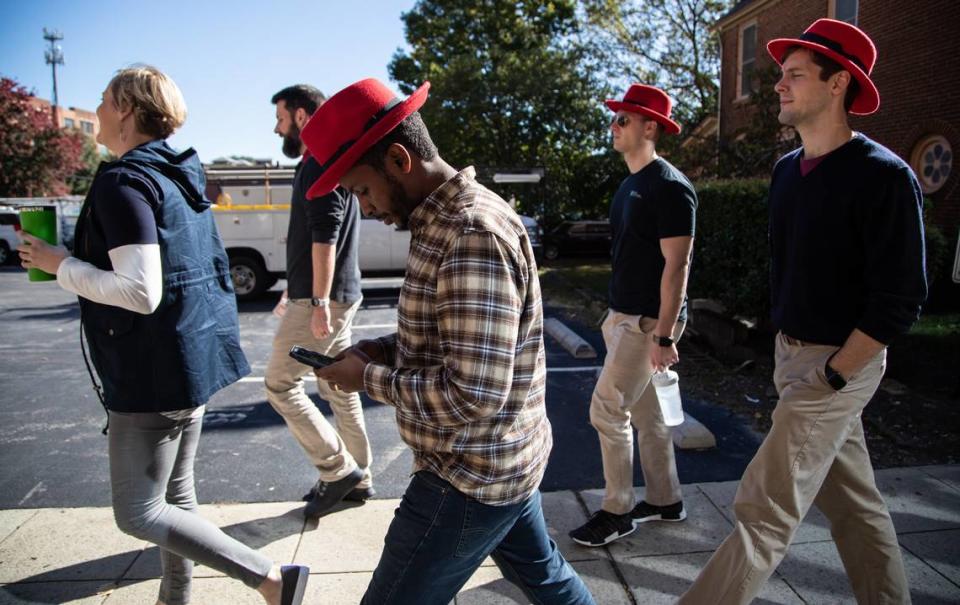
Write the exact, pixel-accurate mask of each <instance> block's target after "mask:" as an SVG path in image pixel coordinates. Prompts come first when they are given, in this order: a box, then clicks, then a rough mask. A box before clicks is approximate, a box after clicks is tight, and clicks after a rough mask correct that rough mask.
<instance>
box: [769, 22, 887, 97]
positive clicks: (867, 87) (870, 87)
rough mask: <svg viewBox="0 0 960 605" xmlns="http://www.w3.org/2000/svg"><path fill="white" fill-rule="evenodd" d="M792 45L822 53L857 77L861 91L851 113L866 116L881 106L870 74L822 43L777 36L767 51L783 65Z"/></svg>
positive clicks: (878, 94) (778, 63) (878, 93)
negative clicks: (784, 56)
mask: <svg viewBox="0 0 960 605" xmlns="http://www.w3.org/2000/svg"><path fill="white" fill-rule="evenodd" d="M791 46H801V47H803V48H807V49H810V50H812V51H813V52H816V53H820V54H821V55H823V56H825V57H828V58H830V59H832V60H834V61H836V62H837V64H839V65H840V67H842V68H843V69H845V70H847V71H849V72H850V75H852V76H853V77H854V78H856V80H857V82H858V83H859V84H860V92H859V94H857V98H856V99H854V100H853V104H852V105H851V106H850V113H852V114H853V115H856V116H866V115H870V114H871V113H873V112H875V111H876V110H877V109H879V108H880V92H879V91H878V90H877V87H876V86H875V85H874V83H873V80H871V79H870V76H868V75H867V73H866V72H865V71H863V70H862V69H861V68H860V66H859V65H857V64H856V63H854V62H853V61H851V60H850V59H848V58H847V57H844V56H843V55H841V54H840V53H838V52H836V51H834V50H831V49H829V48H827V47H826V46H823V45H822V44H817V43H816V42H810V41H808V40H797V39H796V38H777V39H776V40H771V41H770V42H767V52H768V53H770V56H771V57H773V60H774V61H776V62H777V65H782V63H781V60H782V59H783V53H785V52H787V49H788V48H790V47H791Z"/></svg>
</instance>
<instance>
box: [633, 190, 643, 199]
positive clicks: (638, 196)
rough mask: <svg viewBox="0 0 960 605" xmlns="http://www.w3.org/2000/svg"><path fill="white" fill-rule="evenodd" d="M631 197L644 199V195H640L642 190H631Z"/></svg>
mask: <svg viewBox="0 0 960 605" xmlns="http://www.w3.org/2000/svg"><path fill="white" fill-rule="evenodd" d="M630 197H635V198H637V199H638V200H642V199H643V196H642V195H640V192H639V191H631V192H630Z"/></svg>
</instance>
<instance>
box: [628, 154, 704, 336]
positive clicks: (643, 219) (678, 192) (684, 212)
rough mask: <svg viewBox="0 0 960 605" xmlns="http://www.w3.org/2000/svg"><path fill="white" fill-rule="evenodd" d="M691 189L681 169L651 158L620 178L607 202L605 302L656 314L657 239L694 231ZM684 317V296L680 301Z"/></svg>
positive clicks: (634, 312)
mask: <svg viewBox="0 0 960 605" xmlns="http://www.w3.org/2000/svg"><path fill="white" fill-rule="evenodd" d="M696 211H697V194H696V193H695V192H694V190H693V185H692V184H691V183H690V181H689V180H688V179H687V177H685V176H684V175H683V173H682V172H680V171H679V170H677V169H676V168H674V167H673V166H672V165H671V164H670V163H669V162H667V161H666V160H664V159H663V158H657V159H656V160H654V161H652V162H650V163H649V164H647V165H646V166H644V167H643V168H642V169H641V170H640V171H639V172H635V173H633V174H631V175H630V176H628V177H627V178H625V179H624V180H623V183H621V184H620V189H619V190H617V194H616V195H615V196H614V198H613V204H611V205H610V229H611V231H612V235H613V247H612V254H613V272H612V274H611V277H610V307H611V308H612V309H613V310H615V311H619V312H621V313H627V314H629V315H643V316H645V317H658V316H659V315H660V280H661V277H662V276H663V267H664V259H663V253H662V252H661V251H660V240H661V239H664V238H668V237H679V236H685V235H689V236H692V235H693V234H694V230H695V226H696ZM686 318H687V301H686V299H684V301H683V303H682V304H681V306H680V317H679V319H680V320H681V321H686Z"/></svg>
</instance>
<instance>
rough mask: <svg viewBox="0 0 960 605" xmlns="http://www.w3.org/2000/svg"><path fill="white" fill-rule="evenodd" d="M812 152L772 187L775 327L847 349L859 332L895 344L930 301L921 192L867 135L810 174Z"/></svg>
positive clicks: (794, 158)
mask: <svg viewBox="0 0 960 605" xmlns="http://www.w3.org/2000/svg"><path fill="white" fill-rule="evenodd" d="M802 157H803V149H802V148H801V149H797V150H796V151H793V152H791V153H788V154H787V155H785V156H784V157H782V158H780V161H779V162H777V165H776V167H775V168H774V169H773V180H772V182H771V184H770V248H771V267H770V268H771V271H770V282H771V283H770V286H771V288H770V291H771V296H772V303H773V309H772V313H773V323H774V325H775V326H776V327H777V328H779V329H780V330H782V331H783V332H784V333H785V334H788V335H790V336H792V337H794V338H798V339H800V340H805V341H809V342H814V343H820V344H828V345H836V346H840V345H843V343H844V342H845V341H846V339H847V337H848V336H849V335H850V333H851V332H852V331H853V330H854V328H858V329H860V330H861V331H862V332H864V333H866V334H867V335H868V336H870V337H871V338H873V339H875V340H877V341H879V342H882V343H889V342H890V340H891V339H893V338H894V337H895V336H897V335H898V334H901V333H903V332H906V331H907V330H908V329H909V328H910V326H911V324H912V323H913V322H914V321H916V319H917V316H918V315H919V313H920V305H921V303H922V302H923V301H924V299H925V298H926V295H927V283H926V277H925V264H926V261H925V258H924V244H923V221H922V214H921V213H922V203H923V201H922V197H921V192H920V185H919V184H918V183H917V179H916V176H915V175H914V174H913V171H912V170H910V167H909V166H907V164H906V163H904V161H903V160H901V159H900V158H899V157H897V156H896V155H894V154H893V153H892V152H891V151H890V150H889V149H887V148H886V147H884V146H882V145H880V144H878V143H876V142H874V141H872V140H870V139H868V138H867V137H865V136H863V135H862V134H859V133H858V134H857V135H856V136H855V137H854V138H853V139H851V140H850V141H849V142H847V143H845V144H844V145H842V146H841V147H839V148H837V149H836V150H834V151H833V152H832V153H830V154H829V155H827V156H826V157H825V158H824V159H823V161H822V162H820V164H818V165H817V166H816V167H815V168H814V169H813V170H812V171H811V172H809V173H808V174H807V175H806V176H801V174H800V159H801V158H802Z"/></svg>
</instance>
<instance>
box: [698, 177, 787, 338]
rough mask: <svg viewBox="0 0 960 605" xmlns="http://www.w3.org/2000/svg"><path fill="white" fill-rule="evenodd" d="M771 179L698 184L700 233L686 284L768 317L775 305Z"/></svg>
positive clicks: (738, 309) (737, 310)
mask: <svg viewBox="0 0 960 605" xmlns="http://www.w3.org/2000/svg"><path fill="white" fill-rule="evenodd" d="M769 184H770V183H769V180H767V179H744V180H725V181H705V182H701V183H699V184H698V185H697V197H698V199H699V205H698V206H697V235H696V243H695V250H694V253H693V266H692V269H691V273H690V283H689V286H688V288H687V292H688V295H689V296H690V298H713V299H716V300H719V301H720V302H722V303H723V304H724V305H725V306H726V307H727V310H728V311H729V312H730V313H732V314H738V315H744V316H748V317H756V318H758V319H760V320H765V319H766V318H767V317H768V315H769V309H770V281H769V271H770V247H769V245H768V243H767V231H768V226H767V223H768V215H767V193H768V189H769Z"/></svg>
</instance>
